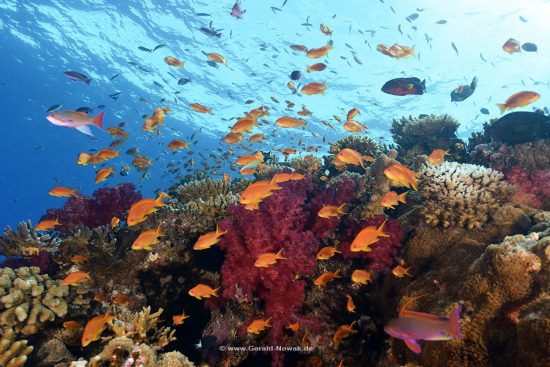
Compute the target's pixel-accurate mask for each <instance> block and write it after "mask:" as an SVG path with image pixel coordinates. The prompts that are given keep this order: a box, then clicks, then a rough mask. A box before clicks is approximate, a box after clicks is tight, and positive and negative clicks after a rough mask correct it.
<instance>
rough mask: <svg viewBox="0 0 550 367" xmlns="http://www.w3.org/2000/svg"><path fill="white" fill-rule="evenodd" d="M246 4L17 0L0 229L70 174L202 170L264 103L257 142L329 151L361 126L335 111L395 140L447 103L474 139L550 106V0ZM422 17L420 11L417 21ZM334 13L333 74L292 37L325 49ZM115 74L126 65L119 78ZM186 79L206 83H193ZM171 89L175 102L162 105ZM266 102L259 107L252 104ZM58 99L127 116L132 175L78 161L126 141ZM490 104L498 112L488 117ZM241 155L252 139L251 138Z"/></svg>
mask: <svg viewBox="0 0 550 367" xmlns="http://www.w3.org/2000/svg"><path fill="white" fill-rule="evenodd" d="M233 4H234V1H233V0H227V1H226V0H223V1H215V2H213V1H176V0H165V1H143V0H127V1H112V0H111V1H102V0H88V1H84V0H74V1H70V2H69V1H53V0H40V1H21V0H2V2H0V55H2V57H0V70H1V71H2V72H1V73H0V115H1V116H2V120H3V121H2V122H3V123H2V124H0V141H1V147H2V154H0V166H1V167H2V169H3V172H2V173H3V174H2V175H0V177H1V178H0V180H1V181H0V206H1V208H2V209H3V210H2V211H1V212H0V213H1V214H0V225H11V226H14V225H15V224H16V223H17V222H18V221H20V220H25V219H31V220H32V221H33V223H36V222H37V221H38V220H39V218H40V216H41V215H42V214H43V213H45V211H46V209H47V208H50V207H59V206H62V205H63V202H64V199H61V198H55V197H52V196H49V195H48V194H47V192H48V190H50V189H51V188H52V187H53V186H56V185H63V186H68V187H72V188H78V189H79V191H80V192H82V193H85V194H91V193H92V192H93V191H94V190H95V189H97V188H98V187H101V186H103V185H104V184H106V185H109V186H112V185H115V184H118V183H120V182H133V183H135V184H136V185H137V186H138V188H139V189H140V190H141V191H142V192H143V194H144V196H148V195H152V193H153V190H155V189H158V188H166V187H168V186H170V185H171V184H174V183H176V182H177V181H178V179H177V178H176V177H174V175H167V174H166V166H167V164H168V163H170V162H181V163H186V162H188V161H189V159H190V158H191V157H192V158H193V159H194V161H195V164H196V168H198V169H200V170H206V171H208V170H207V169H206V168H205V166H203V165H202V162H206V163H207V164H208V165H209V166H214V165H216V163H215V162H214V160H213V158H212V157H210V156H209V154H210V153H213V152H216V154H217V155H220V154H221V152H219V151H216V149H217V148H220V149H221V151H222V152H225V151H227V149H228V148H227V144H226V143H223V142H221V141H220V138H221V137H223V136H224V135H225V134H226V133H227V132H228V131H229V128H230V126H231V125H232V124H233V122H234V119H233V120H231V118H234V117H237V116H242V115H243V113H244V112H245V111H248V110H250V109H251V108H254V107H259V106H261V105H267V106H269V108H270V113H271V115H270V116H268V118H267V119H268V121H269V122H270V124H269V125H267V126H264V127H262V128H260V129H257V132H260V131H261V132H263V133H265V134H266V135H268V136H269V138H268V139H267V140H266V141H264V142H263V143H256V144H246V146H251V148H252V149H253V150H256V149H259V150H263V151H270V150H273V149H276V148H285V147H292V146H296V144H297V142H298V140H299V139H300V138H301V139H302V140H303V142H304V145H305V146H307V145H319V146H321V149H320V151H319V154H322V153H326V152H327V150H328V147H329V146H328V144H323V143H322V142H321V138H322V137H326V139H327V140H328V141H329V142H330V141H335V140H337V139H338V138H340V137H342V136H344V135H346V131H345V130H343V129H342V128H341V126H340V124H339V123H338V122H337V121H336V120H335V119H334V117H333V115H338V116H340V117H342V116H344V115H345V112H346V111H347V110H349V109H350V108H352V107H358V108H359V109H360V110H361V111H362V113H361V115H360V119H359V120H360V121H361V122H362V123H365V124H366V125H367V126H368V127H369V131H368V135H369V136H371V137H373V138H375V139H386V140H385V141H389V139H391V137H390V135H389V127H390V125H391V121H392V119H393V118H399V117H401V116H403V115H409V114H413V115H417V114H420V113H437V114H441V113H448V114H450V115H452V116H453V117H455V118H456V119H457V120H459V121H460V122H461V124H462V125H461V128H460V131H459V132H460V134H461V136H462V137H463V138H466V137H467V136H468V135H469V134H470V133H471V132H472V131H476V130H479V129H480V128H481V125H482V123H483V122H484V121H487V120H488V118H489V117H490V118H494V117H498V116H500V112H499V110H498V108H497V106H496V103H497V102H504V101H505V100H506V98H508V97H509V96H510V95H512V94H514V93H516V92H519V91H522V90H533V91H536V92H538V93H539V94H541V95H542V97H541V98H540V99H539V100H538V101H537V102H536V103H534V104H533V105H530V106H527V107H525V108H524V109H525V110H532V109H533V108H534V107H535V108H543V107H545V106H550V97H549V94H548V92H549V83H550V68H549V67H548V60H549V57H550V51H549V50H550V40H549V39H548V37H547V35H548V33H549V31H550V23H548V14H550V1H548V0H522V1H520V2H518V1H511V0H485V1H479V0H464V1H460V2H456V1H436V0H431V1H428V0H426V1H408V2H403V1H397V0H393V1H390V0H384V1H380V0H370V1H365V0H341V1H338V2H336V1H297V0H287V1H284V0H277V1H271V0H269V1H268V0H266V1H258V0H256V1H252V0H248V1H247V0H242V2H241V6H242V8H243V9H246V13H245V14H244V17H243V19H238V20H237V19H235V18H234V17H232V16H231V15H230V10H231V7H232V6H233ZM412 14H417V15H418V16H417V17H416V19H413V18H414V17H411V15H412ZM407 17H409V18H408V19H407ZM443 20H444V21H445V22H443ZM321 23H324V24H326V25H327V26H328V27H329V28H330V29H331V30H332V31H333V35H332V37H331V39H332V41H333V46H334V49H333V50H332V51H331V52H330V53H329V55H328V56H327V57H326V58H323V59H321V60H323V62H325V63H326V64H327V65H328V68H327V70H325V71H323V72H320V73H311V74H308V73H306V72H305V68H306V66H307V65H311V64H313V63H314V62H318V61H319V60H312V59H308V58H307V57H306V56H305V55H304V54H303V53H301V52H296V51H293V50H292V49H291V48H290V46H291V45H293V44H300V45H305V46H307V47H308V48H313V47H321V46H323V45H325V44H326V42H327V41H328V38H327V36H326V35H324V34H323V33H321V31H320V30H319V25H320V24H321ZM441 23H444V24H441ZM210 25H211V26H212V27H213V28H215V29H221V30H222V31H221V36H220V37H219V38H218V37H213V36H209V35H206V34H204V33H202V32H200V31H199V28H201V27H206V28H208V27H210ZM509 38H515V39H517V40H518V41H520V42H521V43H525V42H532V43H535V44H536V45H537V46H538V51H537V52H520V53H516V54H507V53H505V52H504V51H503V50H502V45H503V44H504V42H505V41H506V40H507V39H509ZM396 42H397V43H399V44H401V45H405V46H409V47H410V46H415V48H414V50H415V53H416V56H415V57H412V58H409V59H406V60H405V59H403V60H400V59H392V58H389V57H387V56H385V55H383V54H381V53H379V52H378V51H376V45H378V44H381V43H383V44H386V45H388V46H391V45H392V44H393V43H396ZM160 44H165V45H166V47H163V48H160V49H158V50H156V51H155V52H145V51H142V50H140V49H139V48H138V47H140V46H142V47H146V48H149V49H152V48H154V47H155V46H157V45H160ZM453 45H454V46H455V47H454V48H453ZM455 48H456V50H455ZM210 52H216V53H219V54H222V55H223V56H224V57H225V58H226V59H227V61H228V66H227V67H226V66H225V65H219V66H218V67H212V66H210V65H209V64H208V63H207V60H208V59H207V57H206V54H207V53H210ZM168 55H171V56H174V57H177V58H178V59H180V60H182V61H184V62H185V66H184V67H183V68H182V69H175V68H173V67H170V66H168V65H167V64H166V63H165V62H164V61H163V59H164V57H165V56H168ZM67 70H75V71H78V72H81V73H83V74H85V75H87V76H89V77H90V78H92V82H91V83H90V85H86V84H84V83H81V82H74V81H71V80H69V79H68V78H66V77H65V76H64V75H63V72H64V71H67ZM293 70H301V71H302V74H303V76H302V79H301V80H300V82H299V83H301V84H302V85H304V84H306V83H309V82H324V83H326V84H327V86H328V88H327V91H326V92H325V94H324V95H315V96H307V95H300V96H298V95H293V94H292V92H291V91H290V90H289V89H288V88H287V86H286V85H287V83H288V81H289V80H290V79H289V74H290V73H291V72H292V71H293ZM116 74H120V76H118V77H116V78H114V79H113V80H111V78H112V77H113V76H114V75H116ZM412 76H416V77H418V78H420V79H426V85H427V92H426V94H424V95H421V96H417V95H415V96H406V97H396V96H392V95H388V94H384V93H382V92H381V91H380V88H381V86H382V85H383V84H384V83H385V82H386V81H387V80H389V79H392V78H397V77H412ZM474 76H477V78H478V79H479V83H478V88H477V90H476V91H475V93H474V95H473V96H472V97H470V98H469V99H467V100H466V101H464V102H460V103H452V102H450V96H449V94H450V92H451V91H452V90H453V89H455V88H457V87H458V86H459V85H462V84H469V82H470V81H471V79H472V78H473V77H474ZM180 78H189V79H190V80H191V81H190V82H189V83H187V84H186V85H183V86H182V85H178V80H179V79H180ZM297 84H298V82H297ZM117 92H121V94H120V97H119V98H118V99H117V100H114V99H112V98H110V97H109V95H111V94H113V93H117ZM176 92H179V94H176ZM271 97H274V99H273V98H271ZM163 98H164V99H166V102H161V100H162V99H163ZM251 99H252V100H254V102H253V103H252V104H249V105H247V104H245V102H246V101H247V100H251ZM275 100H277V101H279V103H277V102H275ZM285 100H289V101H292V102H293V103H295V104H296V106H297V107H299V106H301V105H305V106H306V107H307V108H308V109H309V110H311V111H312V112H313V115H312V116H310V117H308V118H307V121H308V124H307V128H306V129H305V130H293V131H288V130H281V129H277V128H275V127H274V125H273V121H274V120H275V119H276V118H278V117H280V116H282V115H285V114H289V112H288V111H285V108H286V104H285V102H284V101H285ZM195 102H198V103H201V104H203V105H206V106H209V107H211V108H212V112H213V113H212V114H197V113H195V112H193V111H191V110H190V109H189V108H188V104H189V103H195ZM55 104H62V105H63V108H62V109H76V108H78V107H81V106H87V107H90V108H92V109H93V112H92V114H97V113H98V112H100V111H104V112H105V127H109V126H117V125H118V124H119V123H121V122H126V123H127V125H126V127H125V129H126V130H127V131H128V132H129V133H130V138H129V140H128V142H126V143H125V144H124V145H122V146H121V147H119V148H118V149H119V150H120V157H119V158H117V159H116V160H114V161H113V162H114V163H113V164H111V162H109V165H112V166H114V168H115V170H116V171H117V174H116V175H115V177H113V178H111V179H109V180H107V181H106V182H104V183H102V184H100V185H96V184H95V183H94V177H95V171H96V169H97V168H98V167H93V166H79V165H77V164H76V157H77V155H78V153H79V152H87V151H90V150H91V149H100V148H104V147H107V146H108V145H109V143H110V142H111V141H112V140H113V139H112V138H111V137H110V136H109V135H108V134H107V133H105V132H103V131H99V130H97V129H94V133H95V136H96V137H95V138H94V139H91V138H89V137H87V136H85V135H83V134H81V133H79V132H78V131H76V130H74V129H69V128H63V127H58V126H54V125H52V124H51V123H49V122H48V121H47V120H46V119H45V116H46V115H47V112H46V110H47V109H48V108H49V107H50V106H52V105H55ZM99 105H105V108H104V109H100V108H98V106H99ZM166 105H169V106H170V108H171V110H172V112H171V113H169V114H168V115H167V117H166V126H165V127H163V128H162V130H161V135H160V136H157V135H155V134H151V133H146V132H143V131H142V130H141V125H142V123H143V118H142V116H143V115H144V114H151V113H152V111H153V110H154V109H155V108H157V107H164V106H166ZM481 108H487V109H488V110H489V111H490V115H489V116H485V115H482V114H480V112H479V111H480V109H481ZM295 111H296V108H295ZM323 120H328V121H330V122H331V124H333V125H334V126H335V129H331V128H329V127H328V126H326V125H325V124H323V123H322V122H321V121H323ZM193 133H196V135H195V138H196V142H197V143H196V144H192V146H191V150H190V152H192V153H191V154H189V153H188V151H187V150H183V151H180V152H178V153H176V154H172V153H171V152H167V149H166V146H167V144H168V142H169V141H170V140H172V139H175V138H182V139H185V140H189V138H190V136H191V135H192V134H193ZM133 147H137V148H139V150H140V151H141V152H142V153H143V154H144V155H146V156H147V157H149V158H151V159H153V161H154V163H153V166H152V168H151V169H150V171H149V173H148V175H147V177H145V178H142V174H141V173H138V172H136V171H135V170H132V172H131V173H130V174H129V175H128V176H120V175H119V174H118V172H119V171H120V168H121V167H122V166H123V165H125V164H130V161H131V159H132V157H131V156H129V155H126V154H125V153H124V152H125V151H126V150H127V149H129V148H133ZM201 154H202V155H201ZM236 154H244V150H242V148H237V151H236ZM229 163H230V162H228V161H224V162H222V167H221V168H220V169H219V170H217V171H218V173H217V174H216V175H217V177H219V174H221V173H223V172H230V173H232V174H236V173H234V172H233V171H231V170H230V168H229ZM183 174H185V172H183ZM216 175H215V176H216Z"/></svg>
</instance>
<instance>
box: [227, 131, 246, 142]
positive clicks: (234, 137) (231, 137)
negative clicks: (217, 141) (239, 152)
mask: <svg viewBox="0 0 550 367" xmlns="http://www.w3.org/2000/svg"><path fill="white" fill-rule="evenodd" d="M222 140H223V141H225V142H226V143H229V144H237V143H240V142H241V141H243V134H241V133H231V132H230V133H229V134H227V135H226V136H224V137H223V139H222Z"/></svg>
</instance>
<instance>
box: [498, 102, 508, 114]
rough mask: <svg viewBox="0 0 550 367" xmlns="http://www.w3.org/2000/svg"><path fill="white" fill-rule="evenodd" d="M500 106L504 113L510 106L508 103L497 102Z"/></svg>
mask: <svg viewBox="0 0 550 367" xmlns="http://www.w3.org/2000/svg"><path fill="white" fill-rule="evenodd" d="M497 106H498V108H500V113H504V111H506V109H507V108H508V106H506V103H497Z"/></svg>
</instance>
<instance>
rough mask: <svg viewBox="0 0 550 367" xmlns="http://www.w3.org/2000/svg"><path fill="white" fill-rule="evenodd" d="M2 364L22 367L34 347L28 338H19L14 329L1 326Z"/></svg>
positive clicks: (0, 351) (0, 348)
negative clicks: (29, 343)
mask: <svg viewBox="0 0 550 367" xmlns="http://www.w3.org/2000/svg"><path fill="white" fill-rule="evenodd" d="M0 332H1V335H2V336H1V337H0V366H2V367H22V366H24V365H25V362H26V361H27V356H28V355H29V354H31V353H32V350H33V347H31V346H30V345H28V342H27V341H26V340H17V339H16V336H15V333H14V331H13V330H12V329H2V328H0Z"/></svg>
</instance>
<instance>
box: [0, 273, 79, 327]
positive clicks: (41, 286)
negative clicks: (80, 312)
mask: <svg viewBox="0 0 550 367" xmlns="http://www.w3.org/2000/svg"><path fill="white" fill-rule="evenodd" d="M68 296H69V288H68V287H67V286H66V285H62V284H60V283H59V281H57V280H53V279H50V277H49V276H48V275H47V274H40V269H39V268H37V267H32V268H26V267H23V268H18V269H16V270H13V269H11V268H1V269H0V326H8V327H13V328H14V329H15V331H16V332H21V333H22V334H24V335H30V334H35V333H37V332H38V331H40V329H41V328H42V327H43V325H44V324H45V323H46V322H48V321H54V320H55V319H56V317H63V316H65V315H66V314H67V308H68V303H67V298H68Z"/></svg>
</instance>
